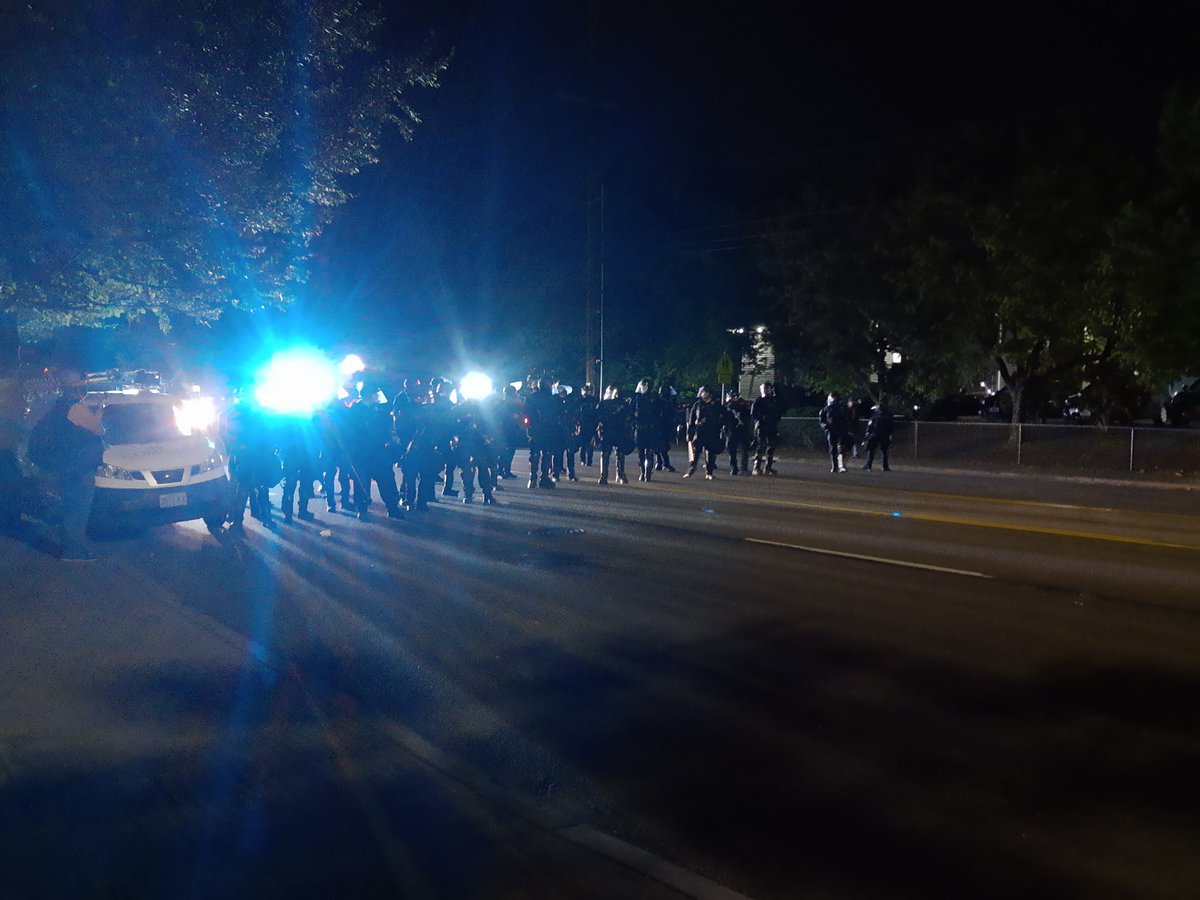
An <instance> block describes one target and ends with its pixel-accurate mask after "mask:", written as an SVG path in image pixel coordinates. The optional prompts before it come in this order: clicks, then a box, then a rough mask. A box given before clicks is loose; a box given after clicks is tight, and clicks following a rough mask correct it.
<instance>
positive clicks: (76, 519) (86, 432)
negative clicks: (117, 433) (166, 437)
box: [29, 372, 104, 561]
mask: <svg viewBox="0 0 1200 900" xmlns="http://www.w3.org/2000/svg"><path fill="white" fill-rule="evenodd" d="M62 381H63V383H64V384H63V388H62V395H61V396H60V397H59V399H58V400H57V401H56V402H55V404H54V406H53V407H51V408H50V410H49V411H47V412H46V414H45V415H44V416H43V417H42V418H41V419H39V420H38V423H37V425H35V426H34V430H33V432H32V433H31V434H30V438H29V453H30V457H31V458H32V459H33V461H34V462H35V463H36V464H37V466H38V468H40V469H44V470H45V471H46V472H47V473H48V474H49V475H50V476H51V477H52V478H53V480H54V486H55V488H56V489H57V494H58V512H60V513H61V518H60V520H59V524H58V528H57V531H58V536H59V543H60V545H61V551H62V552H61V556H60V558H61V559H64V560H77V561H89V560H94V559H96V555H95V554H94V553H93V552H92V550H91V547H90V546H89V545H88V539H87V524H88V518H89V517H90V515H91V512H92V498H93V496H94V495H95V493H96V469H97V467H99V466H100V465H101V464H102V463H103V462H104V441H103V439H102V438H101V435H102V434H103V433H104V428H103V427H102V426H101V424H100V419H101V415H100V411H99V409H98V408H96V407H95V406H91V405H85V404H84V403H83V398H84V394H85V393H86V391H87V388H86V386H85V385H84V384H83V383H82V382H81V381H80V379H79V377H78V375H77V374H76V373H74V372H71V373H70V374H67V375H64V376H63V378H62Z"/></svg>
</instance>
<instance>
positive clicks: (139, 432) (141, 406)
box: [103, 403, 180, 444]
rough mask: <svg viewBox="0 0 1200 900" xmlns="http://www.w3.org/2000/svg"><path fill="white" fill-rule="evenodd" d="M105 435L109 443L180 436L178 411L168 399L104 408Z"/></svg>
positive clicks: (143, 442)
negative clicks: (164, 401) (159, 401)
mask: <svg viewBox="0 0 1200 900" xmlns="http://www.w3.org/2000/svg"><path fill="white" fill-rule="evenodd" d="M103 422H104V439H105V440H106V441H107V442H108V443H109V444H152V443H155V442H157V441H169V440H176V439H178V438H179V436H180V432H179V428H178V426H177V425H176V424H175V412H174V410H173V409H172V408H171V406H170V405H169V404H167V403H127V404H126V403H123V404H119V405H113V406H107V407H105V409H104V418H103Z"/></svg>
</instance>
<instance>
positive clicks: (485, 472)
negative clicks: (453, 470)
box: [457, 404, 496, 506]
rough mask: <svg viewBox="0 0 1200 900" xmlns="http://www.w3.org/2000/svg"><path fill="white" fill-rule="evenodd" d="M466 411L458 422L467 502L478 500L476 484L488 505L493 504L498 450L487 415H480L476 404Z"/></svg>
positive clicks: (459, 445)
mask: <svg viewBox="0 0 1200 900" xmlns="http://www.w3.org/2000/svg"><path fill="white" fill-rule="evenodd" d="M461 405H463V406H466V407H468V408H467V409H465V410H464V411H463V414H462V416H461V418H460V419H459V424H458V435H457V437H458V457H459V459H460V460H461V463H462V476H463V503H474V502H475V484H476V482H478V484H479V489H480V491H481V492H482V493H483V502H484V505H485V506H492V505H495V503H496V498H495V497H494V496H493V494H492V491H493V489H494V487H495V483H496V478H495V460H496V451H495V448H494V447H493V442H492V437H491V435H490V434H489V433H488V428H487V416H484V415H480V414H479V411H478V410H477V409H475V408H473V404H461Z"/></svg>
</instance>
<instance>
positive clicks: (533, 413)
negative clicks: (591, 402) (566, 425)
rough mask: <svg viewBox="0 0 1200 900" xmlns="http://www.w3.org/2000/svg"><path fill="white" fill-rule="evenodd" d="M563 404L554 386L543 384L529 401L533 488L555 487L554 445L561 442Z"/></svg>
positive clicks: (530, 475) (526, 409)
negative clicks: (553, 472) (555, 392)
mask: <svg viewBox="0 0 1200 900" xmlns="http://www.w3.org/2000/svg"><path fill="white" fill-rule="evenodd" d="M560 409H561V404H560V403H559V402H558V399H557V398H556V397H555V396H554V395H553V394H551V393H550V385H549V383H548V382H546V381H545V380H539V381H538V382H536V383H535V384H534V386H533V389H532V390H531V392H530V393H529V394H528V395H526V397H525V420H526V425H525V427H526V429H527V434H528V435H529V487H530V488H531V489H532V488H535V487H543V488H552V487H554V480H553V479H552V478H551V477H550V476H551V473H552V471H553V468H554V445H555V443H556V442H557V440H558V429H559V410H560Z"/></svg>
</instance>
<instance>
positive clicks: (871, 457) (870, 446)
mask: <svg viewBox="0 0 1200 900" xmlns="http://www.w3.org/2000/svg"><path fill="white" fill-rule="evenodd" d="M893 427H894V423H893V421H892V414H891V412H889V411H888V408H887V407H886V406H884V405H883V404H880V405H878V406H873V407H871V418H869V419H867V461H866V462H865V463H863V468H864V469H869V468H871V464H872V463H874V462H875V448H877V447H878V448H879V453H880V456H881V457H882V458H883V471H885V472H889V471H891V469H890V468H889V467H888V448H889V447H890V446H891V444H892V430H893Z"/></svg>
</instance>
